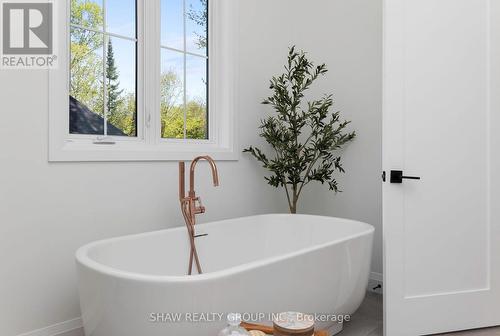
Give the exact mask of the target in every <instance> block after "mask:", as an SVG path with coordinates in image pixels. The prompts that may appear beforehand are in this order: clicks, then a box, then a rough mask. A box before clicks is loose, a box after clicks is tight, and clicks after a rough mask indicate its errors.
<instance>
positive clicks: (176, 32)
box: [161, 0, 184, 50]
mask: <svg viewBox="0 0 500 336" xmlns="http://www.w3.org/2000/svg"><path fill="white" fill-rule="evenodd" d="M161 44H162V46H165V47H170V48H175V49H178V50H184V1H183V0H161Z"/></svg>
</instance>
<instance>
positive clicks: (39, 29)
mask: <svg viewBox="0 0 500 336" xmlns="http://www.w3.org/2000/svg"><path fill="white" fill-rule="evenodd" d="M54 6H55V2H48V1H47V0H45V1H37V0H31V1H30V2H22V1H13V0H0V7H1V15H0V17H1V22H2V23H1V25H0V26H1V29H2V33H1V35H0V36H1V39H2V40H1V46H2V49H1V53H0V57H1V59H0V60H1V61H0V67H1V68H4V69H48V68H54V67H56V65H57V55H56V53H55V50H56V48H55V44H54V41H55V38H54V37H55V34H54V22H55V21H54V13H55V10H54Z"/></svg>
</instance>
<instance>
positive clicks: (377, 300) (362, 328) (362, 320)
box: [338, 293, 500, 336]
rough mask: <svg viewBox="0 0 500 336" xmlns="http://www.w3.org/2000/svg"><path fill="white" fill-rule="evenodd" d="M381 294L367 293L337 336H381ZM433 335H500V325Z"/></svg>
mask: <svg viewBox="0 0 500 336" xmlns="http://www.w3.org/2000/svg"><path fill="white" fill-rule="evenodd" d="M382 321H383V308H382V295H380V294H374V293H367V295H366V298H365V301H364V302H363V304H362V305H361V307H360V308H359V310H358V311H357V312H356V313H355V314H354V315H353V316H352V319H351V322H349V323H347V324H346V325H345V326H344V330H343V331H342V332H341V333H339V334H338V336H383V328H382ZM435 336H500V327H497V328H487V329H480V330H470V331H462V332H457V333H447V334H440V335H435Z"/></svg>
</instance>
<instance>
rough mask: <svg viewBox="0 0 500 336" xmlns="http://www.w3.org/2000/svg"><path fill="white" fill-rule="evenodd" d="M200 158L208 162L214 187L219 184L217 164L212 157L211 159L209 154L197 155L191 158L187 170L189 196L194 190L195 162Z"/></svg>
mask: <svg viewBox="0 0 500 336" xmlns="http://www.w3.org/2000/svg"><path fill="white" fill-rule="evenodd" d="M200 160H206V161H208V163H209V164H210V168H211V169H212V178H213V182H214V187H218V186H219V173H218V171H217V165H216V164H215V161H214V159H212V158H211V157H210V156H208V155H207V156H198V157H197V158H195V159H194V160H193V162H192V163H191V169H190V170H189V196H193V195H194V194H195V191H194V171H195V168H196V164H197V163H198V161H200Z"/></svg>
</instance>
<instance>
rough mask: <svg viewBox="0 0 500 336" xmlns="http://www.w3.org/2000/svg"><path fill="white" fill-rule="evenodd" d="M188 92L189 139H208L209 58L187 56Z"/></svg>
mask: <svg viewBox="0 0 500 336" xmlns="http://www.w3.org/2000/svg"><path fill="white" fill-rule="evenodd" d="M186 93H187V120H186V132H187V138H188V139H207V138H208V134H207V133H208V132H207V60H206V59H205V58H203V57H198V56H190V55H188V56H187V60H186Z"/></svg>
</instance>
